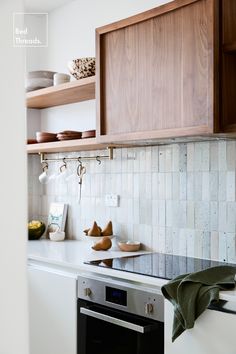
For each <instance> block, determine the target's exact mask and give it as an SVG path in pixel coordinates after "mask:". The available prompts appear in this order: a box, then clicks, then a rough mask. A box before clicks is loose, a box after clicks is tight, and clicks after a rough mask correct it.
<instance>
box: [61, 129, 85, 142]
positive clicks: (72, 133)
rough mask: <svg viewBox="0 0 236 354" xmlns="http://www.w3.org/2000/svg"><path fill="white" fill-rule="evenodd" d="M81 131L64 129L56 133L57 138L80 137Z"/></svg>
mask: <svg viewBox="0 0 236 354" xmlns="http://www.w3.org/2000/svg"><path fill="white" fill-rule="evenodd" d="M81 136H82V133H81V132H78V131H74V130H64V131H62V132H60V133H58V134H57V139H58V140H73V139H81Z"/></svg>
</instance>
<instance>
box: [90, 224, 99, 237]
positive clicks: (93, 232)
mask: <svg viewBox="0 0 236 354" xmlns="http://www.w3.org/2000/svg"><path fill="white" fill-rule="evenodd" d="M88 236H101V228H100V227H99V226H98V225H97V223H96V221H94V223H93V226H92V227H91V229H89V231H88Z"/></svg>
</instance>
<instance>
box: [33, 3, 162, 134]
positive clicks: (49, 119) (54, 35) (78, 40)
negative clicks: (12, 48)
mask: <svg viewBox="0 0 236 354" xmlns="http://www.w3.org/2000/svg"><path fill="white" fill-rule="evenodd" d="M166 2H169V1H166V0H146V1H144V0H136V1H134V0H119V1H110V0H99V1H97V0H86V1H82V0H75V1H72V2H71V3H69V4H66V5H65V6H62V7H60V8H58V9H56V10H54V11H51V12H50V13H49V46H48V48H41V49H38V48H36V49H34V48H33V49H31V50H30V53H28V62H27V68H28V70H36V69H45V70H52V71H59V72H64V73H69V72H68V69H67V62H68V61H69V60H71V59H74V58H79V57H84V56H95V29H96V28H97V27H100V26H103V25H105V24H108V23H111V22H114V21H117V20H120V19H122V18H126V17H129V16H131V15H135V14H137V13H139V12H142V11H146V10H149V9H151V8H153V7H156V6H159V5H161V4H163V3H166ZM35 53H36V54H35ZM35 58H37V60H38V61H37V64H36V61H35ZM33 60H34V62H33ZM72 79H74V78H72ZM41 116H42V120H41V130H45V131H52V132H58V131H61V130H64V129H72V130H76V129H77V130H87V129H94V128H96V120H95V101H89V102H84V103H79V104H73V105H69V106H63V107H59V108H50V109H45V110H43V111H41ZM29 120H30V119H29ZM31 134H32V130H31ZM31 137H34V136H31Z"/></svg>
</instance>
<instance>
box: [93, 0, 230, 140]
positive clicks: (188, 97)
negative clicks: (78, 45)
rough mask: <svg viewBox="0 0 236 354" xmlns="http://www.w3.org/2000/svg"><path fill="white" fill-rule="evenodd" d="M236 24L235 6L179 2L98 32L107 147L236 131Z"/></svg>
mask: <svg viewBox="0 0 236 354" xmlns="http://www.w3.org/2000/svg"><path fill="white" fill-rule="evenodd" d="M235 18H236V1H235V0H222V1H220V0H176V1H173V2H171V3H168V4H165V5H163V6H160V7H157V8H155V9H152V10H150V11H147V12H144V13H141V14H138V15H136V16H133V17H130V18H128V19H125V20H122V21H119V22H116V23H114V24H111V25H107V26H104V27H101V28H98V29H97V30H96V48H97V49H96V60H97V73H96V101H97V136H98V137H99V139H100V141H101V142H105V141H106V142H122V141H139V140H147V141H148V140H152V139H160V138H175V137H188V136H208V137H209V136H214V134H218V133H228V132H229V131H230V132H236V105H235V104H234V97H235V95H236V52H235V50H233V49H232V48H235V47H234V46H235V43H236V20H235ZM227 46H230V48H231V51H230V54H229V53H228V52H227V53H225V50H227ZM222 102H223V103H222Z"/></svg>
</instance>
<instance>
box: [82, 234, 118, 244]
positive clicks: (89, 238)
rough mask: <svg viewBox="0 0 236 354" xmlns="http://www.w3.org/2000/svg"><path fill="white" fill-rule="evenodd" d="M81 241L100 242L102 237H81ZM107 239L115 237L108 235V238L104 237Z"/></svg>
mask: <svg viewBox="0 0 236 354" xmlns="http://www.w3.org/2000/svg"><path fill="white" fill-rule="evenodd" d="M83 236H84V237H83V239H84V240H85V241H87V242H95V243H96V242H98V241H100V240H101V239H102V238H103V237H104V236H87V235H83ZM106 237H109V238H110V239H112V238H113V237H115V235H110V236H106Z"/></svg>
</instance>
